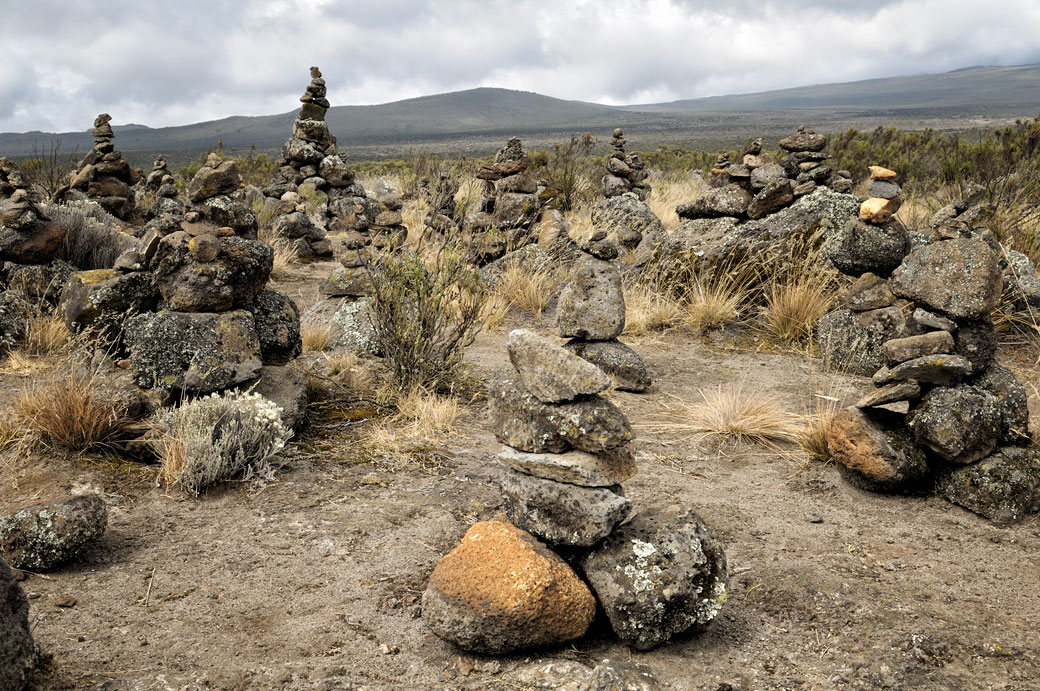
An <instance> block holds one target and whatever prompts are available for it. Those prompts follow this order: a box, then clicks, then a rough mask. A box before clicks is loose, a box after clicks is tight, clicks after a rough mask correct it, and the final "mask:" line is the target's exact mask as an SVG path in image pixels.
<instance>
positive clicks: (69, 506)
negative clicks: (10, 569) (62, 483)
mask: <svg viewBox="0 0 1040 691" xmlns="http://www.w3.org/2000/svg"><path fill="white" fill-rule="evenodd" d="M107 525H108V510H107V509H106V508H105V502H104V501H103V500H102V499H101V497H99V496H98V495H96V494H84V495H81V496H77V497H72V498H70V499H66V500H65V501H60V502H56V503H51V504H37V505H34V506H29V507H26V508H24V509H21V510H19V511H16V512H14V513H13V514H10V515H8V516H4V517H2V518H0V555H2V556H3V558H4V559H6V560H7V561H8V563H10V564H11V565H12V566H14V567H15V568H18V569H29V570H31V571H49V570H50V569H53V568H54V567H56V566H58V565H60V564H62V563H64V562H66V561H69V560H70V559H74V558H75V557H76V556H77V555H78V554H79V553H80V552H82V551H83V548H84V547H86V546H88V545H89V544H90V543H92V542H94V541H95V540H97V539H98V538H100V537H101V536H102V535H104V534H105V528H106V527H107Z"/></svg>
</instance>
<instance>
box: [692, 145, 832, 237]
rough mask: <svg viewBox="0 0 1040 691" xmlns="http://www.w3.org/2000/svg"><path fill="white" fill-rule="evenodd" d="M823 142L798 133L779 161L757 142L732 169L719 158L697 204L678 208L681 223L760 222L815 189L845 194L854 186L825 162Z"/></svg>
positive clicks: (782, 146) (725, 161) (828, 156)
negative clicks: (709, 220)
mask: <svg viewBox="0 0 1040 691" xmlns="http://www.w3.org/2000/svg"><path fill="white" fill-rule="evenodd" d="M826 146H827V137H826V136H824V135H822V134H816V133H815V132H813V131H812V130H806V129H805V128H804V127H799V128H798V132H797V133H796V134H794V135H792V136H790V137H785V138H784V139H781V140H780V148H781V149H782V150H783V151H784V152H785V153H784V154H783V155H782V156H781V157H780V159H779V161H775V160H773V157H772V156H770V155H769V154H766V153H763V152H762V141H761V140H760V139H756V140H754V141H753V142H752V143H751V146H750V147H749V148H748V150H747V151H746V152H745V154H744V157H743V159H742V160H741V162H739V163H730V161H729V156H728V155H726V154H722V155H720V156H719V158H718V159H716V162H715V167H714V168H713V169H712V171H711V178H710V180H709V185H710V187H711V189H709V191H708V192H707V193H706V194H704V195H703V196H702V197H701V198H700V199H698V200H696V201H694V202H687V203H684V204H680V205H679V206H678V207H676V209H675V211H676V213H677V214H678V215H679V218H681V219H701V218H720V217H733V218H738V219H743V218H748V219H751V220H755V219H760V218H763V217H764V216H766V215H768V214H772V213H776V212H777V211H779V210H781V209H783V208H784V207H787V206H790V205H791V204H792V203H793V202H794V201H795V200H796V199H800V198H801V197H804V196H805V195H807V194H810V193H811V192H812V191H813V190H815V189H816V188H817V187H819V186H826V187H829V188H830V189H832V190H834V191H835V192H848V191H849V190H851V189H852V181H851V180H850V179H849V178H850V176H849V174H848V173H847V172H846V171H838V172H837V173H835V172H834V170H833V169H832V168H831V166H829V165H827V164H826V163H825V161H826V160H827V159H829V158H830V154H827V153H824V151H823V149H824V148H825V147H826Z"/></svg>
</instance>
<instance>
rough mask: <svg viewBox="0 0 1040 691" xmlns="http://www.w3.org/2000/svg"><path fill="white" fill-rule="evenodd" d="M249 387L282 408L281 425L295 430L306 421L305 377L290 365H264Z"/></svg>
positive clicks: (306, 397) (299, 428)
mask: <svg viewBox="0 0 1040 691" xmlns="http://www.w3.org/2000/svg"><path fill="white" fill-rule="evenodd" d="M249 389H250V390H251V391H254V392H255V393H258V394H260V395H261V396H263V397H264V398H266V399H267V400H269V401H271V402H273V403H274V404H275V405H277V406H278V407H279V408H281V409H282V425H284V426H285V428H286V429H291V430H293V431H295V432H298V431H300V430H301V429H303V427H304V425H305V424H306V423H307V403H308V402H309V401H308V396H307V377H306V376H305V375H303V374H302V373H300V372H298V371H296V370H294V369H292V368H291V367H281V366H277V365H265V366H264V367H261V368H260V379H259V380H258V381H257V382H256V384H254V385H253V386H250V387H249Z"/></svg>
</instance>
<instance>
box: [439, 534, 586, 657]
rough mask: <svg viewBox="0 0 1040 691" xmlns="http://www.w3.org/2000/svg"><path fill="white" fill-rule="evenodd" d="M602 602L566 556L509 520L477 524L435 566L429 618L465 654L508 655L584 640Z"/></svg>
mask: <svg viewBox="0 0 1040 691" xmlns="http://www.w3.org/2000/svg"><path fill="white" fill-rule="evenodd" d="M595 612H596V601H595V599H594V598H593V596H592V593H591V592H590V591H589V589H588V587H587V586H586V585H585V583H583V582H582V581H581V579H580V578H578V576H577V574H575V573H574V571H573V570H572V569H571V567H570V566H568V565H567V563H566V562H564V561H563V559H561V558H560V557H559V556H557V555H556V554H555V553H553V552H552V551H550V550H549V548H547V547H546V546H545V545H543V544H542V543H541V542H539V541H538V540H536V539H535V538H534V537H532V536H531V535H529V534H528V533H526V532H524V531H523V530H520V529H519V528H516V527H514V526H512V525H510V524H508V523H501V522H498V521H485V522H481V523H477V524H476V525H474V526H473V527H472V528H470V529H469V532H467V533H466V535H465V537H463V538H462V542H461V543H460V544H459V546H458V547H456V548H455V549H453V550H452V551H451V552H449V553H448V554H447V555H446V556H445V557H444V558H443V559H441V560H440V561H439V562H438V563H437V566H436V567H434V569H433V574H432V575H431V576H430V582H429V584H428V585H427V587H426V592H425V593H424V594H423V601H422V615H423V621H424V622H426V625H427V626H429V627H430V629H431V630H432V631H433V632H434V633H435V634H437V635H438V636H440V637H441V638H444V639H446V640H448V641H451V642H452V643H455V644H456V645H458V646H459V647H461V648H464V649H465V650H470V651H474V652H479V653H491V654H497V653H506V652H510V651H514V650H521V649H525V648H535V647H539V646H545V645H557V644H560V643H565V642H567V641H570V640H573V639H575V638H578V637H579V636H581V635H583V634H584V633H585V631H586V630H587V629H588V628H589V624H591V623H592V618H593V616H594V615H595Z"/></svg>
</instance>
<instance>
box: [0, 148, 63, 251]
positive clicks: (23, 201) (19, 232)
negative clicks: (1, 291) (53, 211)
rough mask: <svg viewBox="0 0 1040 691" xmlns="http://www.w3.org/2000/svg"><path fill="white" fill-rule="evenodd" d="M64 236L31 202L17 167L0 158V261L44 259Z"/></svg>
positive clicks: (58, 227)
mask: <svg viewBox="0 0 1040 691" xmlns="http://www.w3.org/2000/svg"><path fill="white" fill-rule="evenodd" d="M64 239H65V227H64V226H62V225H61V224H59V223H56V222H52V221H51V220H50V219H49V218H48V217H47V215H46V214H45V213H44V211H43V210H42V209H41V208H40V207H39V206H37V205H36V203H35V202H33V200H32V199H31V198H30V196H29V191H28V190H27V189H26V186H25V182H24V181H23V180H22V176H21V173H19V172H18V167H17V166H16V165H15V164H14V163H13V162H12V161H10V160H9V159H7V158H0V261H9V262H14V263H16V264H42V263H45V262H47V261H49V260H50V259H51V257H53V256H54V253H55V252H57V251H58V248H59V247H61V243H62V241H63V240H64Z"/></svg>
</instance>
